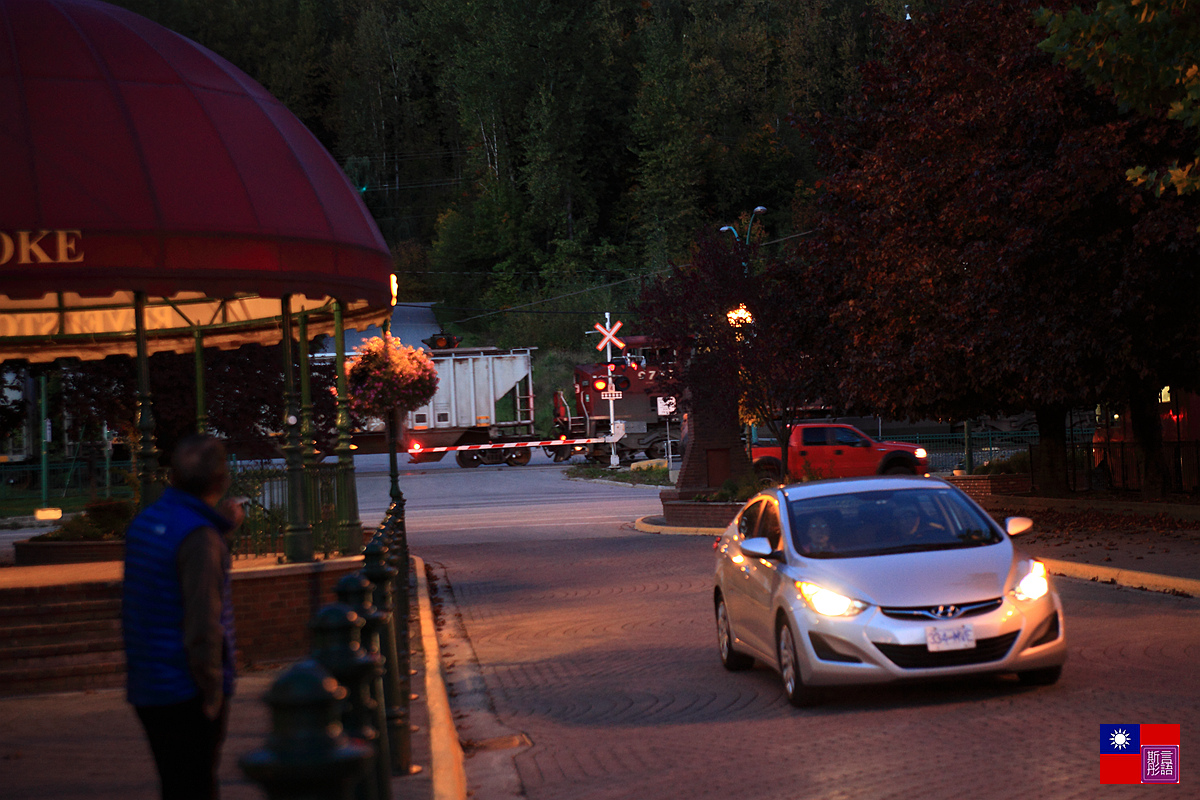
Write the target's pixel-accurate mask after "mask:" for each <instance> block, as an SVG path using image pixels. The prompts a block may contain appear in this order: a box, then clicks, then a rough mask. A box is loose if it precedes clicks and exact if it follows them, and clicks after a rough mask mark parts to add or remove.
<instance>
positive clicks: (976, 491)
mask: <svg viewBox="0 0 1200 800" xmlns="http://www.w3.org/2000/svg"><path fill="white" fill-rule="evenodd" d="M946 480H947V481H948V482H950V483H952V484H954V485H955V486H957V487H958V488H959V489H962V490H963V491H964V492H966V493H967V494H968V495H970V496H971V497H973V498H975V499H976V500H978V499H979V498H981V497H990V496H992V495H995V494H1028V493H1029V492H1031V491H1033V482H1032V480H1031V479H1030V477H1029V476H1028V475H953V476H950V477H948V478H946Z"/></svg>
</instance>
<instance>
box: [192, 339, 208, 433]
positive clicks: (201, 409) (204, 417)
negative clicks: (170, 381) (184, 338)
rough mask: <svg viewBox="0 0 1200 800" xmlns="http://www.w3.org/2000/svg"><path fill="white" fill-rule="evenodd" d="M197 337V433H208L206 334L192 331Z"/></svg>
mask: <svg viewBox="0 0 1200 800" xmlns="http://www.w3.org/2000/svg"><path fill="white" fill-rule="evenodd" d="M192 335H193V336H194V337H195V341H196V346H195V356H196V433H199V434H205V433H208V406H207V405H206V403H205V402H204V392H205V389H204V333H203V332H202V331H201V330H200V329H199V328H196V330H194V331H192Z"/></svg>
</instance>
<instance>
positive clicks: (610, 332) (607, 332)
mask: <svg viewBox="0 0 1200 800" xmlns="http://www.w3.org/2000/svg"><path fill="white" fill-rule="evenodd" d="M592 327H594V328H595V329H596V330H598V331H600V333H602V334H603V336H601V337H600V344H598V345H596V349H597V350H603V349H604V347H605V345H607V344H608V343H610V342H611V343H612V344H614V345H616V346H617V349H618V350H624V349H625V343H624V342H622V341H621V340H620V339H618V338H617V331H619V330H621V320H617V321H616V322H614V323H613V326H612V327H611V328H606V327H604V326H603V325H601V324H600V323H599V322H597V323H596V324H595V325H593V326H592Z"/></svg>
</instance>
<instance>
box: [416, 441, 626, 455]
mask: <svg viewBox="0 0 1200 800" xmlns="http://www.w3.org/2000/svg"><path fill="white" fill-rule="evenodd" d="M603 442H604V439H603V438H600V437H597V438H594V439H547V440H545V441H541V442H502V443H498V444H460V445H455V446H454V447H420V448H413V449H410V450H409V451H408V452H409V454H410V455H416V454H417V453H449V452H451V451H453V450H501V449H504V448H512V447H557V446H560V445H564V444H601V443H603Z"/></svg>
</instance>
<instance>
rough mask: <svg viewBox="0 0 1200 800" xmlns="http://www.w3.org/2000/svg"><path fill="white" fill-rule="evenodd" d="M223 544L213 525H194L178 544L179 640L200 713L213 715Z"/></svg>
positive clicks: (219, 695)
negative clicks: (211, 526) (198, 693)
mask: <svg viewBox="0 0 1200 800" xmlns="http://www.w3.org/2000/svg"><path fill="white" fill-rule="evenodd" d="M224 549H225V545H224V543H223V542H222V540H221V535H220V534H219V533H217V531H216V530H214V529H213V528H197V529H196V530H195V531H193V532H192V533H190V534H189V535H188V536H187V538H185V539H184V540H183V544H182V545H180V547H179V578H180V584H181V585H182V587H183V642H184V647H185V648H186V650H187V654H188V666H189V667H191V670H192V677H193V678H194V679H195V681H196V685H197V686H199V687H200V699H201V702H202V703H203V706H204V713H205V715H206V716H208V718H209V719H216V717H217V713H218V712H219V711H220V708H221V702H222V700H223V699H224V690H223V688H222V660H221V656H222V650H223V648H224V645H225V636H224V633H225V630H224V628H223V627H222V625H221V603H222V600H221V595H222V589H223V587H224V584H225V567H224V563H223V554H224Z"/></svg>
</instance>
